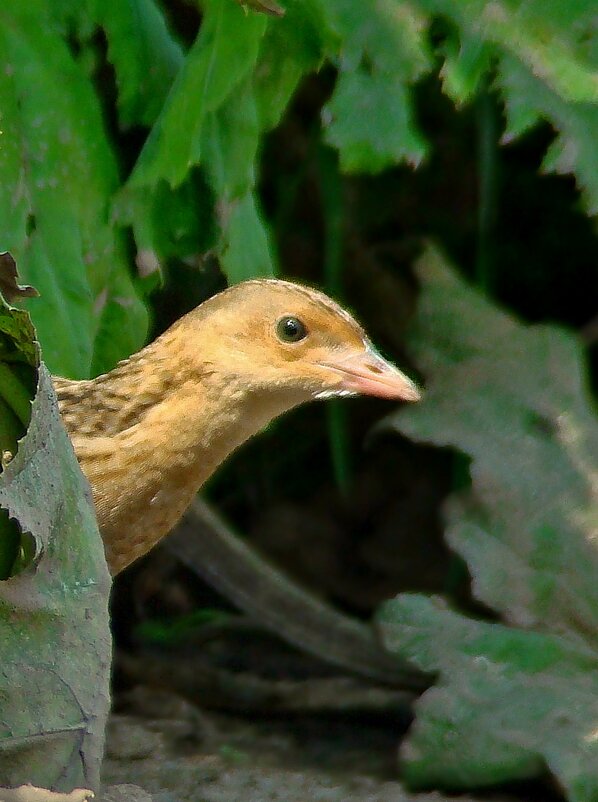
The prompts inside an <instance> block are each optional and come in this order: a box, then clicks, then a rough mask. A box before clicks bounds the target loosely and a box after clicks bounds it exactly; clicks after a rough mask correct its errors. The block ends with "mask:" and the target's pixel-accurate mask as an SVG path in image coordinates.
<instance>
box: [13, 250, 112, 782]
mask: <svg viewBox="0 0 598 802" xmlns="http://www.w3.org/2000/svg"><path fill="white" fill-rule="evenodd" d="M5 263H6V260H5ZM9 267H10V265H9ZM0 272H2V280H1V281H0V284H1V285H2V286H3V287H7V286H8V287H9V290H10V291H11V293H12V294H21V295H26V294H28V290H30V288H20V289H19V288H17V286H16V283H15V281H14V278H15V277H14V276H12V277H11V276H10V274H7V271H5V270H3V269H0ZM0 376H1V377H2V384H1V385H0V422H1V425H0V450H1V451H2V453H3V464H2V470H1V471H0V565H1V566H2V573H1V575H0V639H1V641H2V672H1V675H0V698H1V699H2V715H1V719H2V721H1V724H0V777H1V781H2V783H3V784H6V785H11V786H12V785H19V784H23V783H34V784H36V785H40V786H44V787H47V788H53V789H55V790H64V791H71V790H72V789H73V788H74V787H76V786H82V785H85V786H86V787H89V785H90V784H91V785H92V786H93V787H95V788H97V787H98V784H99V767H100V761H101V757H102V748H103V740H104V725H105V721H106V716H107V713H108V680H109V672H110V635H109V628H108V609H107V602H108V592H109V588H110V580H109V577H108V570H107V567H106V563H105V559H104V555H103V549H102V544H101V540H100V536H99V532H98V529H97V524H96V521H95V516H94V513H93V507H92V503H91V499H90V497H89V492H88V486H87V483H86V481H85V480H84V478H83V476H82V474H81V471H80V469H79V466H78V464H77V461H76V458H75V454H74V452H73V449H72V446H71V444H70V441H69V439H68V436H67V434H66V431H65V430H64V427H63V425H62V423H61V421H60V417H59V414H58V407H57V403H56V397H55V395H54V391H53V388H52V383H51V379H50V376H49V374H48V372H47V370H46V368H45V366H44V364H43V363H40V362H39V351H38V348H37V345H36V343H35V340H34V331H33V328H32V326H31V322H30V320H29V315H28V314H27V313H26V312H23V311H19V310H16V309H13V308H12V307H9V306H7V305H6V304H5V302H4V301H3V299H2V296H0ZM31 379H33V382H32V381H31ZM30 399H31V401H30ZM8 412H12V417H11V416H10V414H8ZM29 417H30V418H31V420H30V421H29ZM11 421H13V422H15V429H14V430H13V431H8V426H7V424H10V423H11ZM27 424H29V425H28V427H27ZM25 430H26V431H25ZM17 438H18V448H16V446H17ZM8 451H10V456H7V453H8ZM9 516H10V517H9ZM1 790H2V789H0V795H1Z"/></svg>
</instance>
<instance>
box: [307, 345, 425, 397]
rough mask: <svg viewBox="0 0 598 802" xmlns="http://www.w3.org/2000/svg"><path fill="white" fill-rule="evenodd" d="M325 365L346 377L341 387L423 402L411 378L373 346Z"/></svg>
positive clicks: (354, 391) (324, 364)
mask: <svg viewBox="0 0 598 802" xmlns="http://www.w3.org/2000/svg"><path fill="white" fill-rule="evenodd" d="M321 364H322V365H323V367H326V368H329V369H331V370H334V371H336V372H337V373H339V374H340V375H341V376H342V382H341V384H340V385H338V386H339V389H342V390H348V391H349V392H352V393H361V394H362V395H373V396H376V397H378V398H388V399H393V400H396V401H419V400H420V398H421V393H420V392H419V390H418V389H417V387H416V385H415V384H414V383H413V382H412V381H411V379H409V378H407V376H405V374H404V373H401V371H400V370H399V369H398V368H395V366H394V365H391V363H390V362H387V361H386V360H385V359H382V357H381V356H379V355H378V354H377V353H376V352H375V351H373V350H371V349H369V348H368V349H367V350H366V351H363V352H361V353H356V354H353V355H351V356H349V357H346V358H345V359H339V360H338V362H323V363H321Z"/></svg>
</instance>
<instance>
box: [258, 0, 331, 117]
mask: <svg viewBox="0 0 598 802" xmlns="http://www.w3.org/2000/svg"><path fill="white" fill-rule="evenodd" d="M327 33H328V32H327V29H326V27H325V21H324V20H323V19H322V16H321V15H320V14H318V9H317V8H316V7H315V6H314V0H311V2H309V0H307V2H305V0H295V2H294V3H292V4H291V5H289V8H288V10H287V13H286V15H285V17H284V19H281V20H277V21H276V23H275V24H272V25H269V26H268V28H267V29H266V33H265V34H264V37H263V39H262V42H261V45H260V50H259V56H258V61H257V64H256V67H255V70H254V73H253V85H254V89H255V97H256V103H257V107H258V114H259V120H260V128H261V130H262V131H269V130H270V129H271V128H274V127H275V126H276V125H278V123H279V122H280V119H281V117H282V115H283V113H284V111H285V109H286V107H287V105H288V104H289V102H290V100H291V97H292V95H293V92H294V91H295V89H296V88H297V85H298V84H299V81H300V80H301V78H302V77H303V76H304V75H305V74H306V73H308V72H312V71H313V70H315V69H316V68H317V67H318V66H319V64H320V63H321V61H322V59H323V55H324V53H323V42H324V41H325V39H326V36H327Z"/></svg>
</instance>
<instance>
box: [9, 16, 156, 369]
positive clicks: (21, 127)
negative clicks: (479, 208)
mask: <svg viewBox="0 0 598 802" xmlns="http://www.w3.org/2000/svg"><path fill="white" fill-rule="evenodd" d="M0 48H1V50H2V53H3V59H4V64H5V67H4V68H3V69H2V70H0V130H2V134H1V136H0V179H1V180H0V243H1V244H2V250H10V251H11V252H12V253H13V255H14V256H15V258H16V259H17V261H18V263H19V267H20V270H21V273H22V275H23V278H24V279H25V280H26V281H28V282H30V283H31V284H33V285H34V286H35V287H36V288H37V289H38V290H39V292H40V294H41V295H42V298H43V302H42V301H40V302H37V303H35V304H32V316H33V318H34V323H35V325H36V328H37V332H38V336H39V338H40V341H41V342H42V344H43V346H44V349H45V351H44V353H45V358H46V360H47V363H48V364H49V366H50V368H51V369H52V371H54V372H56V373H62V374H65V375H70V376H74V377H81V376H87V375H88V374H89V371H90V368H91V363H92V358H93V354H94V351H97V348H96V347H95V340H96V337H97V336H98V334H100V335H102V334H103V332H102V327H103V325H104V321H103V319H102V314H101V306H102V304H101V301H102V299H103V298H104V297H107V298H110V299H112V298H115V297H116V296H115V294H114V290H115V287H116V286H118V297H119V298H124V299H126V302H127V303H128V304H129V305H130V309H131V312H132V319H133V321H134V326H133V328H134V331H131V330H130V329H129V330H127V332H126V334H125V335H124V336H122V335H121V332H119V331H112V332H111V335H112V337H113V338H114V345H113V351H114V352H118V353H119V354H120V356H123V357H124V356H126V355H127V354H128V353H129V352H130V350H129V349H130V346H131V344H132V343H134V344H135V346H136V347H139V346H140V345H141V344H142V342H143V340H144V338H145V333H146V326H147V323H146V314H145V310H144V308H143V306H142V305H141V304H140V302H139V300H138V299H137V296H136V292H135V290H134V287H133V284H132V281H131V279H130V277H129V273H128V265H127V263H126V261H125V259H124V256H123V248H122V243H121V242H120V240H119V234H118V232H115V231H114V230H113V229H112V227H111V226H110V225H109V220H108V207H109V202H110V198H111V195H112V192H113V191H114V189H115V187H116V185H117V180H118V177H117V170H116V162H115V158H114V155H113V153H112V152H111V149H110V146H109V143H108V140H107V138H106V134H105V131H104V127H103V123H102V115H101V110H100V107H99V102H98V100H97V98H96V96H95V94H94V91H93V87H92V84H91V82H90V81H89V80H88V78H87V77H86V76H85V75H84V73H83V72H82V71H81V69H80V67H79V66H78V65H77V63H76V62H75V61H74V60H73V57H72V56H71V53H70V52H69V49H68V47H67V45H66V43H65V41H64V40H63V38H62V31H61V28H60V27H59V26H58V25H56V24H54V22H53V20H52V18H51V17H50V16H49V12H48V10H47V8H46V5H45V4H43V3H42V2H41V0H32V2H31V3H27V4H25V5H23V4H21V3H20V2H19V0H9V1H8V2H6V3H4V4H3V5H2V8H1V9H0ZM67 87H68V89H67ZM98 299H100V304H99V306H96V302H97V301H98Z"/></svg>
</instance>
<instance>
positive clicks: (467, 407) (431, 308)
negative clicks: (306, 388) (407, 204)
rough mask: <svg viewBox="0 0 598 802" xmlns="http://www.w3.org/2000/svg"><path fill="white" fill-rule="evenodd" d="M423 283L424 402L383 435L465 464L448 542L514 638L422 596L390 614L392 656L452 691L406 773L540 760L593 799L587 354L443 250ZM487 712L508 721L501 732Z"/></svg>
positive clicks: (480, 774) (592, 432) (500, 768)
mask: <svg viewBox="0 0 598 802" xmlns="http://www.w3.org/2000/svg"><path fill="white" fill-rule="evenodd" d="M418 275H419V277H420V279H421V281H422V285H423V289H422V295H421V299H420V303H419V311H418V315H417V319H416V322H415V326H414V330H413V334H412V338H411V348H412V353H413V356H414V358H415V360H416V361H417V363H418V364H419V365H420V367H421V369H422V371H423V373H424V374H425V376H426V399H425V401H424V403H423V404H422V405H420V406H419V407H418V408H412V409H407V410H404V411H401V412H399V413H397V414H396V415H394V416H392V417H391V418H390V419H389V421H388V425H389V426H392V427H394V428H396V429H397V430H399V431H400V432H401V433H403V434H405V435H408V436H410V437H413V438H415V439H417V440H419V441H424V442H429V443H434V444H436V445H441V446H452V447H454V448H458V449H460V450H461V451H463V452H464V453H465V454H467V455H468V456H469V457H470V458H471V460H472V463H471V478H472V487H471V489H470V490H469V491H466V492H464V493H462V494H460V495H458V496H455V497H453V498H452V499H451V500H450V503H449V504H448V505H447V532H446V535H447V539H448V542H449V543H450V545H451V546H452V548H453V549H455V550H456V551H457V552H458V553H459V554H460V555H461V556H462V557H463V558H464V559H465V560H466V561H467V563H468V565H469V568H470V571H471V574H472V578H473V592H474V594H475V596H476V597H477V598H478V599H480V600H481V601H482V602H484V603H485V604H486V605H488V606H490V607H492V608H494V609H495V610H496V611H497V612H499V613H500V615H501V617H502V618H503V620H504V621H506V622H507V623H509V624H511V625H512V626H513V627H514V628H513V629H509V628H507V627H504V626H499V625H494V624H480V623H478V622H474V621H471V620H469V619H467V618H464V617H459V616H454V615H452V614H448V613H446V612H445V611H441V613H439V615H438V616H437V617H435V614H434V612H433V608H432V607H431V606H430V604H429V603H427V602H425V601H422V600H421V599H415V600H411V601H410V600H409V599H404V598H402V597H399V599H398V601H397V602H396V603H395V604H391V605H390V606H388V607H387V608H386V609H385V611H384V613H383V628H384V631H385V634H386V638H387V642H388V645H389V646H390V647H391V648H393V649H395V650H397V651H398V652H399V654H400V655H401V657H403V658H408V659H411V660H413V661H415V662H416V663H417V664H418V665H420V666H421V667H423V668H424V669H425V670H428V671H433V672H439V673H440V683H441V687H442V688H445V687H448V688H449V689H450V690H449V691H448V692H445V691H442V692H440V691H438V690H432V691H430V692H429V693H427V694H425V695H424V697H423V699H422V702H421V703H420V704H419V706H418V710H417V713H418V718H417V724H416V726H415V728H414V730H413V733H412V737H411V739H410V741H409V744H408V745H407V746H406V748H405V750H404V753H403V758H404V762H405V766H406V772H407V776H408V777H409V778H410V779H411V780H412V782H414V783H418V784H421V783H425V782H427V781H432V782H439V783H443V784H446V785H450V786H453V787H454V786H456V785H464V786H465V785H477V784H480V783H488V784H490V783H494V782H496V781H498V780H508V779H513V778H516V777H521V776H524V775H525V776H529V775H530V774H533V773H536V772H537V771H538V770H539V767H540V766H541V765H542V764H546V765H548V766H549V768H550V769H551V770H552V771H553V772H554V774H555V775H556V776H557V777H558V778H559V780H560V781H561V782H562V783H563V785H565V786H566V787H567V789H568V790H569V793H570V797H571V799H574V800H580V802H581V800H584V801H585V800H590V799H595V798H596V796H595V794H596V789H597V788H598V762H596V752H595V743H596V738H595V734H596V732H598V709H597V708H596V705H595V700H596V688H595V686H594V683H593V680H592V679H591V672H590V671H589V667H590V666H593V668H592V672H593V673H594V675H596V672H597V671H598V584H597V583H596V577H597V576H598V547H597V545H596V537H597V533H598V421H597V419H596V416H595V413H594V409H593V405H592V403H591V400H590V397H589V393H588V389H587V387H586V381H585V373H584V360H583V354H582V350H581V346H580V344H579V343H578V342H577V340H576V339H575V338H574V337H573V336H572V335H571V334H568V333H567V332H564V331H562V330H560V329H558V328H556V327H552V326H525V325H523V324H521V323H519V322H518V321H516V320H515V319H514V318H512V317H510V316H509V315H507V314H505V313H502V312H500V311H499V310H498V309H496V307H494V306H493V305H492V304H491V303H490V302H489V301H487V300H486V299H484V298H483V297H482V295H481V294H480V293H478V292H477V291H475V290H474V289H472V288H470V287H468V286H467V285H466V284H465V283H464V282H463V281H462V280H460V279H459V278H458V277H457V275H456V274H455V273H454V272H452V271H451V270H450V268H449V267H448V266H447V265H446V264H445V263H444V262H443V260H442V258H441V257H440V256H439V255H438V254H437V253H436V252H434V251H429V252H428V253H427V255H426V256H425V257H424V258H423V259H422V260H421V262H420V263H419V265H418ZM515 627H517V628H518V629H516V628H515ZM440 631H446V638H447V642H448V641H449V640H450V638H451V634H449V633H452V637H453V638H454V639H453V640H452V646H451V648H448V647H446V648H445V649H444V650H443V647H442V645H441V644H440V642H439V636H438V633H439V632H440ZM430 637H431V638H432V639H433V642H432V641H429V640H428V638H430ZM445 646H446V643H445ZM548 656H550V659H545V658H548ZM553 658H554V659H553ZM468 666H472V673H471V676H470V674H469V673H468V670H466V667H468ZM476 666H477V668H475V667H476ZM474 669H475V670H474ZM567 678H569V681H567ZM449 695H450V696H451V699H452V702H451V704H450V706H448V707H447V703H446V700H447V696H449ZM490 709H494V710H495V711H500V717H499V718H497V720H496V722H495V723H494V724H493V725H492V726H491V725H490V719H489V717H488V711H489V710H490ZM497 715H498V714H497ZM539 720H540V721H541V723H542V726H544V725H546V726H548V724H549V723H550V727H551V733H552V734H551V737H550V738H544V737H543V736H541V735H540V734H539V732H538V729H539V723H538V722H539ZM474 733H477V737H478V741H477V742H476V745H475V749H472V750H471V751H468V748H464V746H463V744H464V743H465V744H469V743H470V742H471V740H472V739H475V737H476V736H475V735H474ZM592 733H593V734H594V735H592ZM505 740H506V741H507V742H508V748H507V747H506V746H505ZM501 754H502V755H505V756H506V757H505V759H504V760H502V759H499V757H498V756H499V755H501ZM592 760H593V761H594V763H593V764H592ZM426 778H428V779H427V780H426Z"/></svg>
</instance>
